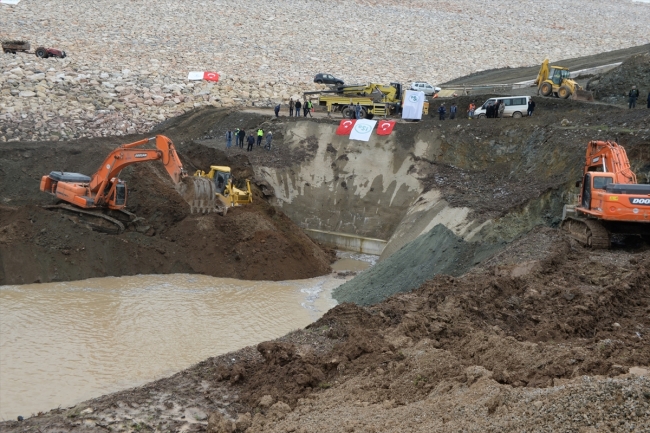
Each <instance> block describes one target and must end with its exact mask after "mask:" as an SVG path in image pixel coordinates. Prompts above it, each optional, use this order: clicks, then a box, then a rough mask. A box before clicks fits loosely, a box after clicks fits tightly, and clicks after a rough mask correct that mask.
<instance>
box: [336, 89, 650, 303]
mask: <svg viewBox="0 0 650 433" xmlns="http://www.w3.org/2000/svg"><path fill="white" fill-rule="evenodd" d="M488 97H489V95H488V96H485V97H483V98H481V99H478V102H479V103H483V102H484V101H485V100H486V99H488ZM472 99H473V98H470V97H462V98H455V99H453V100H445V101H444V103H445V105H446V106H447V108H449V106H450V105H451V103H452V102H455V103H456V104H457V105H458V107H460V110H462V113H461V115H460V119H456V120H444V121H439V120H437V119H432V118H429V119H426V120H425V121H424V122H422V125H420V126H419V127H420V128H422V129H420V131H422V130H425V131H426V129H427V128H431V131H432V133H433V134H438V135H439V137H440V143H439V151H438V154H437V155H435V156H434V157H433V158H432V159H425V158H419V159H418V160H416V163H415V164H414V165H413V167H412V168H411V170H410V171H411V173H413V175H414V176H416V177H417V178H418V179H420V181H421V182H422V184H423V190H424V191H428V190H430V189H434V190H437V191H440V192H441V193H442V195H443V197H444V199H445V201H447V202H448V203H449V204H451V205H452V206H454V207H458V208H462V207H466V208H469V209H471V212H470V216H469V217H470V218H471V219H473V220H474V221H476V222H477V225H478V224H479V223H484V222H487V223H486V225H485V226H483V228H482V229H481V230H480V231H478V233H477V235H476V236H475V238H474V239H472V241H471V242H467V241H465V240H464V239H463V238H461V237H459V236H457V235H455V234H454V233H453V232H452V231H450V230H449V229H447V228H445V227H444V226H443V225H442V224H440V225H438V226H436V227H434V228H433V229H432V230H430V231H429V232H428V233H426V234H423V235H422V236H420V237H419V238H417V239H415V240H413V241H411V242H410V243H408V244H406V245H404V246H403V247H401V249H399V250H398V251H395V252H394V253H393V254H392V255H391V256H389V257H387V258H386V259H384V260H382V261H380V262H379V263H378V264H377V265H376V266H374V267H373V268H371V269H369V270H368V271H366V272H364V273H362V274H361V275H359V276H358V277H357V278H355V279H353V280H351V281H348V282H346V283H345V284H343V285H341V286H339V287H338V288H337V289H336V290H335V292H334V297H335V298H336V299H337V300H338V301H339V302H354V303H358V304H360V305H369V304H373V303H376V302H379V301H381V300H383V299H386V298H387V297H389V296H391V295H393V294H395V293H398V292H408V291H411V290H414V289H416V288H417V287H419V286H420V285H421V284H422V283H423V282H424V281H426V280H428V279H431V278H433V277H434V276H435V275H438V274H446V275H453V276H459V275H462V274H463V273H465V272H466V271H467V270H468V269H469V268H471V267H472V266H474V265H475V264H477V263H478V262H480V261H481V260H482V259H483V258H485V257H486V255H489V254H491V253H493V252H494V251H495V250H498V249H500V248H502V247H503V245H504V244H505V243H506V242H510V241H512V240H513V239H515V238H517V237H519V236H520V235H521V234H523V233H526V232H527V231H528V230H530V229H531V228H532V227H534V226H535V225H538V224H544V225H548V226H557V225H558V224H559V223H560V220H561V216H562V208H563V205H564V204H567V203H572V202H573V200H575V197H576V194H577V188H575V181H576V180H578V179H580V177H581V174H582V168H583V165H584V158H585V151H586V147H587V143H588V142H589V141H591V140H615V141H618V142H619V143H620V144H622V145H623V146H625V149H626V151H627V154H628V156H629V158H630V160H631V164H632V168H633V169H634V170H635V172H636V173H637V176H638V180H639V182H641V183H647V182H650V155H649V154H648V149H650V129H648V124H649V123H648V122H650V112H648V111H647V110H628V109H622V108H619V107H613V106H609V105H603V104H588V103H584V102H576V101H566V100H558V99H551V98H536V100H537V109H536V111H535V115H534V116H533V117H530V118H523V119H482V120H468V119H467V118H466V114H465V113H464V111H465V110H464V108H465V107H467V105H468V104H469V101H470V100H472ZM436 103H437V104H438V105H439V104H440V103H442V102H441V101H437V102H436ZM434 108H435V106H434ZM569 119H570V120H569ZM399 126H400V127H401V126H402V125H399ZM411 127H412V126H411ZM488 220H489V221H488Z"/></svg>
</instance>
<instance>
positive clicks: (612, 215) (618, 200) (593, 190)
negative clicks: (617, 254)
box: [562, 141, 650, 248]
mask: <svg viewBox="0 0 650 433" xmlns="http://www.w3.org/2000/svg"><path fill="white" fill-rule="evenodd" d="M576 187H579V188H580V193H579V194H578V200H577V204H573V205H565V206H564V212H563V215H562V220H563V221H562V228H563V229H564V230H565V231H567V232H568V233H569V234H570V235H571V236H572V237H573V238H575V239H576V240H578V241H579V242H581V243H583V244H585V245H587V246H590V247H592V248H609V247H610V245H611V235H612V234H619V235H632V236H641V237H643V238H644V239H646V240H647V239H650V184H647V185H646V184H638V183H637V180H636V175H635V174H634V172H633V171H632V169H631V168H630V161H629V160H628V158H627V154H626V152H625V149H623V147H622V146H620V145H618V144H617V143H615V142H612V141H590V142H589V144H588V146H587V155H586V160H585V166H584V169H583V177H582V180H581V181H578V182H577V183H576Z"/></svg>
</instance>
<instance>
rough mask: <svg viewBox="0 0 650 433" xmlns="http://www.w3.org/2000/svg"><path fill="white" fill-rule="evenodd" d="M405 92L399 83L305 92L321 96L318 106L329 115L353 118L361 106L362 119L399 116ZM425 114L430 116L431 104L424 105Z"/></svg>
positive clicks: (347, 86)
mask: <svg viewBox="0 0 650 433" xmlns="http://www.w3.org/2000/svg"><path fill="white" fill-rule="evenodd" d="M404 93H405V90H404V89H403V88H402V85H401V84H399V83H390V84H389V85H384V84H376V83H370V84H358V85H345V86H338V88H337V89H336V90H325V91H319V92H305V97H308V95H316V94H319V95H320V96H319V97H318V105H320V106H323V107H326V109H327V112H328V113H334V112H338V111H340V112H341V114H342V115H343V117H352V114H353V113H351V112H350V110H351V109H352V110H353V109H354V108H353V106H355V105H357V104H359V105H360V106H361V114H360V115H359V117H360V118H361V119H372V118H373V117H374V116H384V115H391V114H397V113H399V111H400V110H401V107H402V99H403V97H404ZM423 113H424V114H429V102H425V103H424V109H423Z"/></svg>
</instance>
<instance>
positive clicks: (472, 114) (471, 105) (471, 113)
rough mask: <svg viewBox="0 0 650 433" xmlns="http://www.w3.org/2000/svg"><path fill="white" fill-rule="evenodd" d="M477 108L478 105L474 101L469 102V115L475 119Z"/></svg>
mask: <svg viewBox="0 0 650 433" xmlns="http://www.w3.org/2000/svg"><path fill="white" fill-rule="evenodd" d="M475 110H476V105H475V104H474V101H472V102H470V103H469V108H468V109H467V117H469V118H470V119H473V118H474V111H475Z"/></svg>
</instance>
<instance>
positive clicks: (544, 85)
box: [535, 59, 594, 101]
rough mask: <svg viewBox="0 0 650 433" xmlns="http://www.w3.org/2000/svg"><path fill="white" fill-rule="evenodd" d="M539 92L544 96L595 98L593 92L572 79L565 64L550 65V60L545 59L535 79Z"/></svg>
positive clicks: (586, 99) (580, 98)
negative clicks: (584, 88)
mask: <svg viewBox="0 0 650 433" xmlns="http://www.w3.org/2000/svg"><path fill="white" fill-rule="evenodd" d="M535 85H536V86H537V92H538V93H541V94H542V96H556V97H559V98H562V99H567V98H571V99H577V100H582V101H592V100H593V99H594V97H593V95H592V94H591V92H588V91H586V90H583V88H582V87H580V86H579V85H578V83H576V82H575V80H572V79H571V73H570V72H569V69H568V68H565V67H564V66H556V65H553V66H549V60H548V59H544V61H543V62H542V66H541V68H539V73H538V74H537V79H535Z"/></svg>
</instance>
